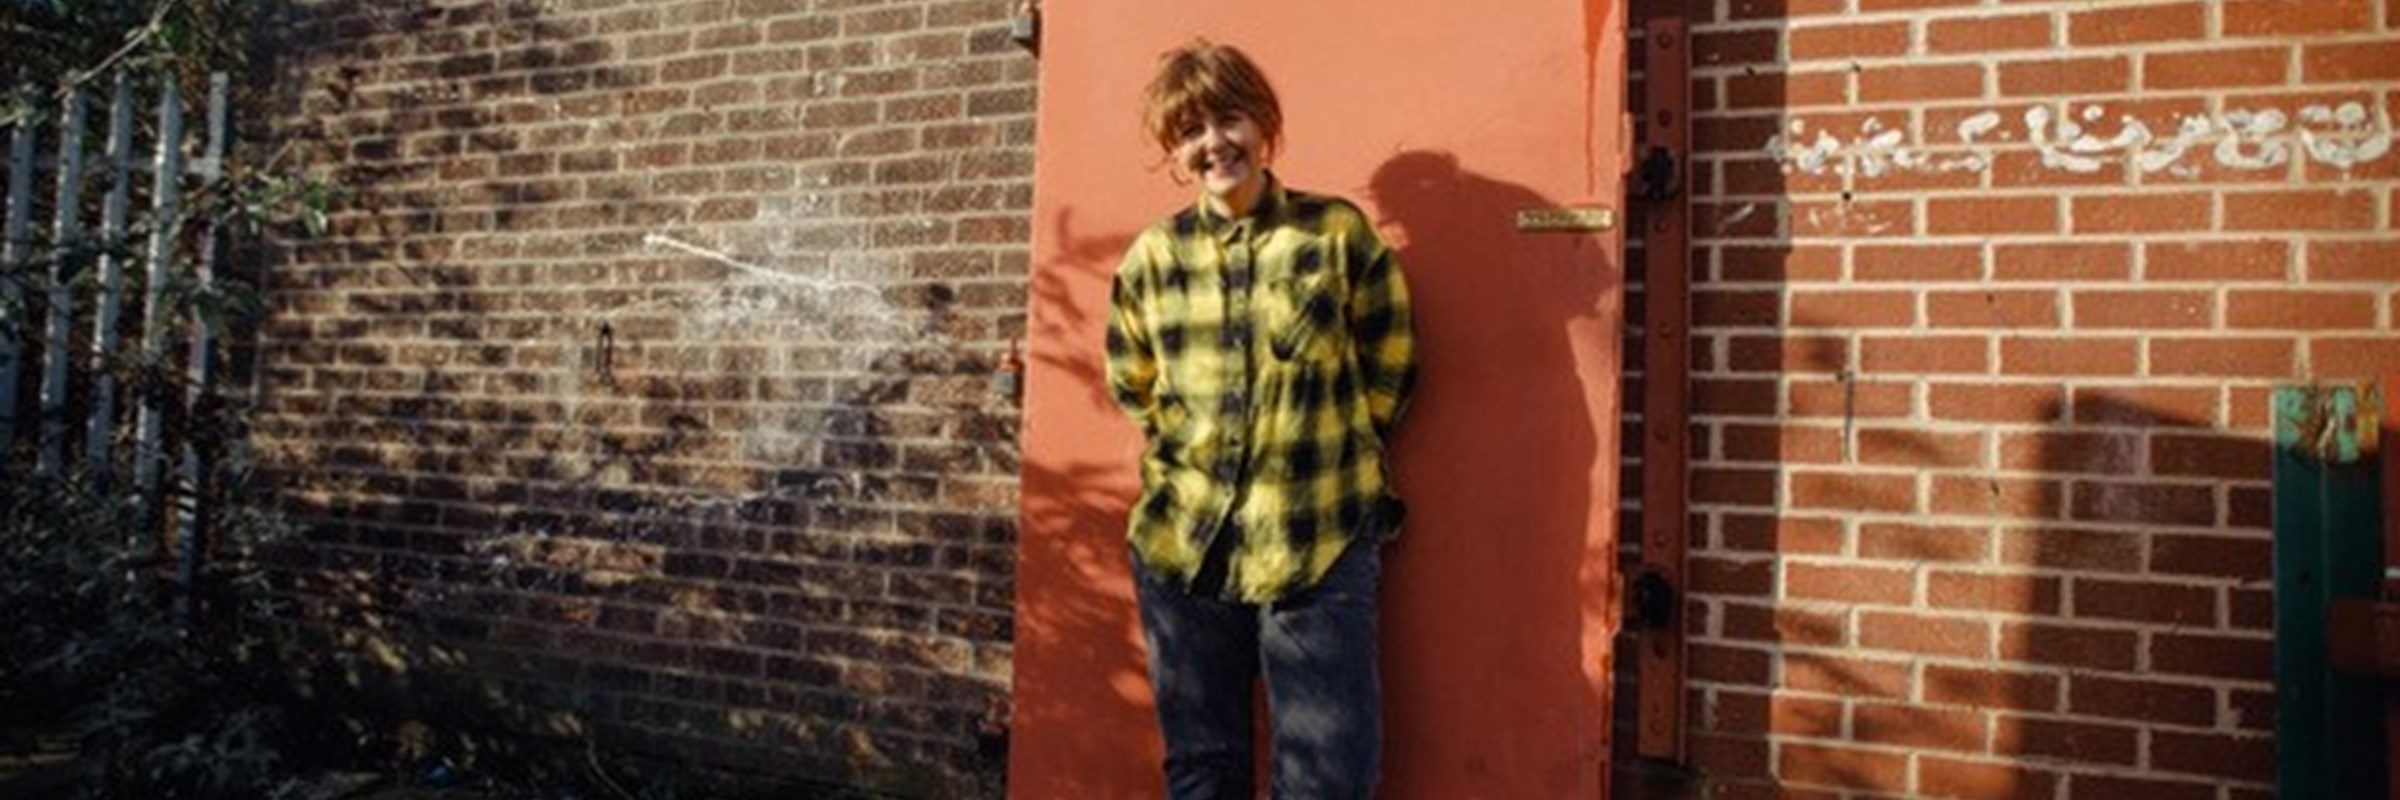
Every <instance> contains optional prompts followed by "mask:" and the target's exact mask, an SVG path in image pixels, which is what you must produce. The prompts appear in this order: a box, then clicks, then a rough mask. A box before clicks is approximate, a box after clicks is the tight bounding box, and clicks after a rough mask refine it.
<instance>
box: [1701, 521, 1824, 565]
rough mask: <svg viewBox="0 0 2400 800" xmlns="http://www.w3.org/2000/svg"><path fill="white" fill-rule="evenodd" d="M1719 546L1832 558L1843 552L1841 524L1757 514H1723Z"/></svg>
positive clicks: (1719, 532)
mask: <svg viewBox="0 0 2400 800" xmlns="http://www.w3.org/2000/svg"><path fill="white" fill-rule="evenodd" d="M1717 534H1718V543H1719V546H1720V547H1722V548H1724V549H1727V550H1736V551H1751V552H1767V553H1782V554H1787V555H1812V554H1813V555H1834V554H1838V553H1840V552H1842V545H1843V541H1844V535H1843V533H1842V524H1841V523H1840V522H1839V521H1836V520H1830V519H1813V518H1801V517H1787V516H1766V515H1760V514H1726V515H1724V516H1722V517H1720V518H1719V520H1718V522H1717Z"/></svg>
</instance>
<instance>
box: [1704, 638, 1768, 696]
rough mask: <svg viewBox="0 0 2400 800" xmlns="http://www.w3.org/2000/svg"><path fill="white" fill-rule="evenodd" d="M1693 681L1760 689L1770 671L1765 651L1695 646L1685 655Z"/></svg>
mask: <svg viewBox="0 0 2400 800" xmlns="http://www.w3.org/2000/svg"><path fill="white" fill-rule="evenodd" d="M1686 657H1687V658H1688V659H1689V660H1688V661H1687V662H1686V664H1687V666H1688V668H1689V669H1690V677H1691V678H1692V680H1695V681H1706V682H1710V683H1727V684H1735V685H1740V686H1763V685H1766V683H1767V677H1768V675H1769V673H1770V672H1771V667H1770V666H1769V663H1770V662H1769V661H1768V659H1767V654H1766V651H1763V650H1758V649H1753V648H1743V647H1720V646H1716V645H1709V644H1699V643H1695V644H1693V645H1691V646H1690V648H1689V651H1688V653H1687V655H1686Z"/></svg>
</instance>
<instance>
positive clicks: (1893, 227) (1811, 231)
mask: <svg viewBox="0 0 2400 800" xmlns="http://www.w3.org/2000/svg"><path fill="white" fill-rule="evenodd" d="M1916 225H1917V223H1916V206H1915V204H1913V203H1910V202H1906V201H1880V202H1878V201H1868V200H1857V201H1852V200H1841V201H1838V202H1835V201H1820V202H1795V203H1793V204H1792V210H1791V230H1792V235H1793V236H1794V237H1801V238H1810V239H1816V238H1863V237H1870V236H1881V237H1904V236H1908V235H1910V234H1911V233H1913V232H1914V231H1915V230H1916Z"/></svg>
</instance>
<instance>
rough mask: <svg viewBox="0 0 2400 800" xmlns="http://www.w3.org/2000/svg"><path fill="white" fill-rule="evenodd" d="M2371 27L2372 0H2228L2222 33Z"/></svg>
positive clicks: (2336, 30)
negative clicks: (2223, 31)
mask: <svg viewBox="0 0 2400 800" xmlns="http://www.w3.org/2000/svg"><path fill="white" fill-rule="evenodd" d="M2374 28H2375V4H2374V2H2373V0H2229V2H2227V3H2225V35H2226V36H2228V37H2234V36H2269V37H2283V36H2297V35H2307V34H2325V33H2363V32H2366V31H2371V30H2374Z"/></svg>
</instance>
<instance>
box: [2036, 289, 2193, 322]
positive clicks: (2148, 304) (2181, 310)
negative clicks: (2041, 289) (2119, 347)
mask: <svg viewBox="0 0 2400 800" xmlns="http://www.w3.org/2000/svg"><path fill="white" fill-rule="evenodd" d="M2070 298H2071V300H2072V303H2073V306H2074V313H2075V318H2074V324H2073V327H2075V328H2078V329H2090V330H2111V329H2132V330H2143V331H2153V330H2160V329H2173V328H2187V329H2188V328H2209V327H2212V326H2214V325H2215V323H2216V311H2217V301H2216V294H2215V293H2214V292H2205V291H2163V290H2124V291H2119V290H2084V291H2077V292H2074V293H2073V294H2072V295H2070Z"/></svg>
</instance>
